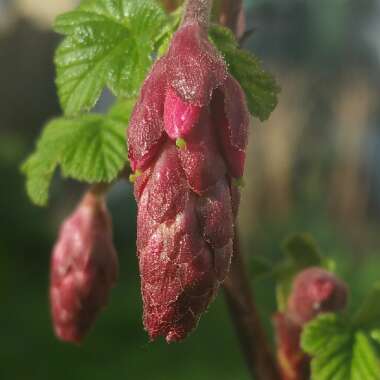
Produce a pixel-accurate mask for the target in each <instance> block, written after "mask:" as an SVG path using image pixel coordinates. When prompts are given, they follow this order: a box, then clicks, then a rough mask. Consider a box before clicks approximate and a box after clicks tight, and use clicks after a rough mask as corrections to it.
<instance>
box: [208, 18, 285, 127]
mask: <svg viewBox="0 0 380 380" xmlns="http://www.w3.org/2000/svg"><path fill="white" fill-rule="evenodd" d="M209 37H210V39H211V41H212V42H213V43H214V45H215V46H216V47H217V48H218V49H219V51H220V52H221V53H222V54H223V56H224V58H225V60H226V62H227V64H228V66H229V71H230V73H231V74H232V75H233V76H234V77H235V78H236V80H238V81H239V83H240V85H241V86H242V88H243V90H244V92H245V95H246V98H247V103H248V108H249V110H250V112H251V114H252V115H253V116H255V117H258V118H259V119H260V120H261V121H264V120H266V119H268V117H269V116H270V114H271V113H272V111H273V110H274V109H275V107H276V105H277V102H278V99H277V96H278V93H279V92H280V88H279V86H278V85H277V83H276V81H275V80H274V78H273V76H272V75H271V74H269V73H268V72H266V71H265V70H264V69H263V68H262V65H261V63H260V61H259V60H258V59H257V58H256V57H255V56H253V55H252V54H251V53H249V52H248V51H245V50H242V49H240V48H239V46H238V43H237V41H236V39H235V37H234V35H233V34H232V33H231V31H230V30H229V29H227V28H224V27H222V26H219V25H214V26H212V27H211V28H210V31H209Z"/></svg>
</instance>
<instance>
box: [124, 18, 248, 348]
mask: <svg viewBox="0 0 380 380" xmlns="http://www.w3.org/2000/svg"><path fill="white" fill-rule="evenodd" d="M248 124H249V113H248V110H247V106H246V102H245V97H244V94H243V91H242V89H241V88H240V85H239V84H238V83H237V81H236V80H235V79H234V78H233V77H232V76H231V75H230V74H228V71H227V67H226V64H225V62H224V60H223V58H222V57H221V55H220V54H219V52H218V51H217V50H216V49H215V48H214V47H213V46H212V45H211V43H210V42H209V41H208V38H207V32H206V31H205V29H204V27H203V26H202V24H201V23H198V22H185V23H184V24H183V26H182V27H181V28H180V29H179V30H178V31H177V33H176V34H175V35H174V37H173V40H172V43H171V46H170V48H169V51H168V53H167V54H166V55H165V56H164V57H162V58H161V59H159V60H158V61H157V62H156V63H155V65H154V67H153V69H152V71H151V73H150V74H149V76H148V78H147V79H146V81H145V83H144V85H143V87H142V90H141V94H140V98H139V100H138V101H137V104H136V106H135V108H134V111H133V114H132V118H131V122H130V126H129V130H128V147H129V160H130V163H131V167H132V169H133V170H134V171H136V173H137V174H140V175H139V176H137V179H136V182H135V197H136V200H137V203H138V219H137V250H138V258H139V265H140V273H141V290H142V297H143V306H144V325H145V328H146V330H147V331H148V333H149V335H150V337H151V339H155V338H156V337H158V336H164V337H165V338H166V340H167V341H168V342H172V341H178V340H181V339H183V338H184V337H186V335H187V334H188V333H189V332H190V331H191V330H192V329H193V328H194V327H195V326H196V325H197V323H198V320H199V318H200V315H201V314H202V313H203V312H204V311H205V310H206V309H207V307H208V305H209V303H210V302H211V300H212V299H213V298H214V297H215V295H216V292H217V290H218V288H219V286H220V284H221V283H222V282H223V280H224V279H225V277H226V275H227V273H228V271H229V266H230V262H231V257H232V244H233V239H234V220H235V217H236V213H237V209H238V204H239V189H238V187H237V185H236V182H237V181H236V179H239V178H240V177H241V176H242V175H243V170H244V161H245V148H246V145H247V133H248Z"/></svg>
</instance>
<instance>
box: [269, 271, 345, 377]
mask: <svg viewBox="0 0 380 380" xmlns="http://www.w3.org/2000/svg"><path fill="white" fill-rule="evenodd" d="M346 303H347V287H346V285H345V284H344V282H343V281H341V280H340V279H338V278H337V277H336V276H335V275H334V274H332V273H330V272H327V271H326V270H324V269H322V268H318V267H311V268H308V269H305V270H303V271H302V272H300V273H299V274H298V275H297V276H296V277H295V279H294V280H293V289H292V292H291V295H290V297H289V300H288V306H287V309H286V310H285V312H283V313H277V314H276V315H275V316H274V319H273V322H274V326H275V330H276V337H277V358H278V363H279V368H280V372H281V377H282V379H284V380H308V379H310V358H309V356H308V355H307V354H305V353H304V352H303V351H302V349H301V346H300V339H301V333H302V329H303V326H304V325H305V324H306V323H307V322H309V321H310V320H312V319H313V318H315V317H316V316H317V315H318V314H320V313H324V312H334V311H340V310H342V309H344V307H345V306H346Z"/></svg>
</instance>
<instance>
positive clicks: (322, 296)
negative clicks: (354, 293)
mask: <svg viewBox="0 0 380 380" xmlns="http://www.w3.org/2000/svg"><path fill="white" fill-rule="evenodd" d="M347 292H348V291H347V286H346V284H345V283H344V282H343V281H341V280H340V279H338V278H337V277H336V276H335V275H334V274H332V273H330V272H327V271H326V270H324V269H321V268H317V267H312V268H308V269H306V270H304V271H302V272H301V273H299V274H298V275H297V276H296V278H295V279H294V281H293V290H292V293H291V295H290V297H289V301H288V315H289V318H290V319H291V320H292V321H293V322H294V323H296V324H298V325H300V326H302V325H304V324H305V323H307V322H309V321H310V320H312V319H313V318H315V317H316V316H317V315H318V314H320V313H324V312H334V311H339V310H342V309H344V308H345V306H346V304H347Z"/></svg>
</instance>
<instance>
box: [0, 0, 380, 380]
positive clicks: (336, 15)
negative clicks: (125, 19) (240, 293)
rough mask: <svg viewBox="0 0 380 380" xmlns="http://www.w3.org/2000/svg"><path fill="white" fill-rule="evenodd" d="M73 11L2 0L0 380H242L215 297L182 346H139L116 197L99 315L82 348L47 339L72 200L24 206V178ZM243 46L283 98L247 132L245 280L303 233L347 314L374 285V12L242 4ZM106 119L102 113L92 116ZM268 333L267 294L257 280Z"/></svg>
mask: <svg viewBox="0 0 380 380" xmlns="http://www.w3.org/2000/svg"><path fill="white" fill-rule="evenodd" d="M74 5H75V1H74V0H73V1H69V0H56V1H52V0H0V178H1V186H0V379H9V380H37V379H38V380H51V379H54V380H61V379H62V380H63V379H65V380H67V379H70V380H86V379H91V380H105V379H107V380H108V379H118V380H119V379H133V380H134V379H147V380H167V379H173V380H174V379H175V380H195V379H196V380H206V379H207V380H210V379H211V380H213V379H218V380H231V379H234V380H248V372H247V370H246V368H245V365H244V361H243V359H242V357H241V355H240V351H239V347H238V344H237V340H236V338H235V335H234V331H233V329H232V326H231V324H230V321H229V316H228V312H227V309H226V307H225V303H224V299H223V295H222V294H220V296H219V297H218V299H217V300H216V302H215V303H214V304H213V305H212V306H211V307H210V310H209V312H208V313H207V314H206V315H205V316H204V317H203V318H202V320H201V323H200V325H199V328H198V329H197V331H196V332H195V333H194V334H192V335H191V336H190V337H189V338H188V339H187V340H186V341H185V342H184V343H181V344H175V345H170V346H168V345H166V344H165V343H164V342H162V341H159V342H156V343H153V344H152V343H148V340H147V336H146V334H145V333H144V331H143V329H142V323H141V300H140V296H139V277H138V273H137V260H136V257H135V233H136V231H135V229H136V227H135V216H136V209H135V203H134V200H133V196H132V192H131V188H130V186H129V185H128V184H127V183H120V184H118V185H117V186H115V187H114V188H113V189H112V191H111V193H110V194H109V197H108V202H109V207H110V210H111V212H112V215H113V219H114V226H115V228H114V236H115V243H116V246H117V249H118V252H119V255H120V262H121V272H120V279H119V283H118V286H117V287H116V288H115V289H114V291H113V292H112V297H111V300H110V305H109V307H108V309H107V311H106V312H104V313H103V314H102V315H101V316H100V318H99V321H98V322H97V324H96V328H95V329H94V330H93V331H92V333H91V334H90V336H89V337H88V339H87V340H86V341H85V343H84V344H83V345H82V346H81V347H73V346H70V345H67V344H62V343H60V342H58V341H57V340H56V339H55V338H54V336H53V333H52V329H51V326H50V316H49V306H48V297H47V287H48V279H49V273H48V268H49V256H50V250H51V247H52V245H53V243H54V240H55V237H56V234H57V229H58V227H59V224H60V222H61V220H62V218H63V217H65V216H66V215H67V214H68V213H69V212H70V211H71V210H72V209H73V207H74V206H75V203H76V202H77V200H78V198H79V197H80V194H81V192H82V191H83V186H82V185H80V184H77V183H74V182H70V181H69V182H63V181H62V180H61V179H60V178H59V176H57V178H55V180H54V183H53V186H52V190H51V199H50V203H49V206H48V207H47V208H44V209H41V208H37V207H35V206H33V205H32V204H31V203H30V202H29V200H28V199H27V196H26V193H25V190H24V178H23V176H22V174H21V173H20V171H19V165H20V163H21V162H22V161H23V160H24V159H25V157H26V156H27V155H28V154H29V153H30V152H31V151H32V150H33V147H34V141H35V139H36V137H37V136H38V134H39V131H40V129H41V127H42V126H43V124H44V123H45V122H46V121H47V120H49V119H50V118H52V117H53V116H56V115H59V114H60V108H59V105H58V100H57V96H56V94H55V87H54V67H53V64H52V62H53V53H54V49H55V47H56V45H57V43H58V42H59V40H60V38H59V36H57V35H56V34H54V33H53V32H52V31H51V22H52V20H53V18H54V17H55V15H56V14H57V13H60V12H62V11H65V10H68V9H70V8H71V7H73V6H74ZM245 6H246V12H247V13H246V14H247V26H248V28H254V29H255V33H254V34H253V35H252V36H251V37H250V38H249V39H247V40H246V41H245V47H246V48H248V49H251V50H253V51H254V52H255V53H256V54H257V55H258V56H259V57H260V58H261V59H262V61H263V63H264V65H265V66H266V67H267V68H268V69H270V70H271V71H272V72H273V73H274V74H275V76H276V78H277V80H278V82H279V83H280V85H281V87H282V92H281V95H280V98H279V105H278V107H277V109H276V111H275V112H274V113H273V114H272V116H271V118H270V119H269V121H267V122H265V123H259V122H257V121H256V122H254V125H253V127H252V130H251V136H250V145H249V159H248V165H247V170H246V173H247V174H246V186H245V189H244V195H243V201H242V207H241V213H240V220H239V224H240V229H241V235H242V242H243V247H244V253H245V255H246V257H247V266H248V270H249V271H250V273H253V272H254V270H255V268H254V267H252V266H253V264H252V262H251V261H252V260H250V259H251V258H252V257H254V256H255V255H256V256H257V257H264V258H271V259H272V260H279V259H280V258H281V243H282V241H283V239H284V238H286V237H287V236H288V235H290V234H293V233H295V232H309V233H311V234H312V235H313V236H314V238H315V239H316V241H317V242H318V244H319V246H320V248H321V251H322V252H323V253H324V254H325V255H329V256H331V257H333V258H334V259H335V260H336V262H337V271H338V273H339V274H340V275H341V276H342V277H344V278H345V279H346V280H348V281H349V282H350V284H351V285H352V297H351V299H352V305H355V304H356V303H357V302H359V301H360V299H361V298H362V297H363V295H364V294H365V292H366V291H367V290H368V289H369V287H370V286H371V284H372V283H373V282H374V281H375V280H379V279H380V228H379V227H380V101H379V99H380V1H379V0H318V1H315V0H250V1H248V0H247V1H245ZM102 106H103V105H102V104H100V106H99V107H100V108H101V107H102ZM252 286H253V288H254V290H255V293H256V295H257V298H258V302H259V304H260V308H261V310H262V314H263V320H264V321H265V324H266V326H267V327H268V329H269V327H270V317H271V314H272V313H273V311H274V309H275V303H274V289H273V282H272V281H271V280H270V279H268V280H265V281H256V282H255V281H254V280H252Z"/></svg>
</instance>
